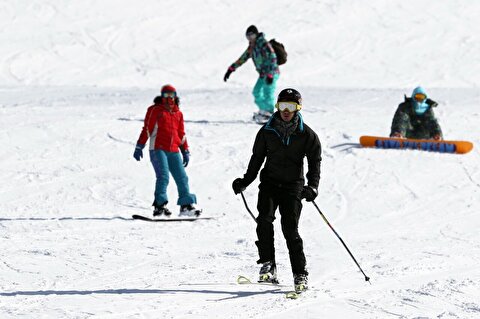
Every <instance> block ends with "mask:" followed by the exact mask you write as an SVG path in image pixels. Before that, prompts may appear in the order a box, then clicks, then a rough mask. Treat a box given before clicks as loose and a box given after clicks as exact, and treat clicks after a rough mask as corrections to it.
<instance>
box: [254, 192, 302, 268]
mask: <svg viewBox="0 0 480 319" xmlns="http://www.w3.org/2000/svg"><path fill="white" fill-rule="evenodd" d="M259 188H260V191H259V193H258V203H257V209H258V213H259V215H258V217H257V236H258V241H256V242H255V244H256V245H257V247H258V254H259V257H260V259H259V260H258V261H257V263H259V264H260V263H264V262H267V261H275V247H274V230H273V229H274V227H273V221H274V220H275V211H276V210H277V208H278V209H279V212H280V222H281V225H282V232H283V236H284V237H285V240H286V242H287V247H288V253H289V257H290V264H291V266H292V272H293V273H294V274H308V272H307V270H306V260H305V254H304V253H303V240H302V238H301V237H300V234H299V233H298V221H299V219H300V213H301V211H302V202H301V190H300V189H293V190H292V189H285V188H282V187H277V186H272V185H271V184H266V183H261V184H260V186H259Z"/></svg>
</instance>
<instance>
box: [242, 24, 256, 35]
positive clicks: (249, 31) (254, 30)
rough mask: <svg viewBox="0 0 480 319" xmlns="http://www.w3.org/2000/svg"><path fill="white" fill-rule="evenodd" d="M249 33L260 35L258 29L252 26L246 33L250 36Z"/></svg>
mask: <svg viewBox="0 0 480 319" xmlns="http://www.w3.org/2000/svg"><path fill="white" fill-rule="evenodd" d="M248 33H255V34H258V29H257V27H256V26H254V25H253V24H252V25H251V26H249V27H248V29H247V31H246V32H245V34H248Z"/></svg>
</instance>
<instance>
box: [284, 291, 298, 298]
mask: <svg viewBox="0 0 480 319" xmlns="http://www.w3.org/2000/svg"><path fill="white" fill-rule="evenodd" d="M300 295H301V294H299V293H297V292H295V291H289V292H287V293H286V294H285V298H288V299H298V297H300Z"/></svg>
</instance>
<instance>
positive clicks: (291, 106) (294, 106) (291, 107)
mask: <svg viewBox="0 0 480 319" xmlns="http://www.w3.org/2000/svg"><path fill="white" fill-rule="evenodd" d="M275 107H276V108H277V109H278V110H279V111H280V112H285V111H287V112H290V113H292V112H295V111H300V110H301V109H302V105H301V104H298V103H296V102H278V103H277V104H275Z"/></svg>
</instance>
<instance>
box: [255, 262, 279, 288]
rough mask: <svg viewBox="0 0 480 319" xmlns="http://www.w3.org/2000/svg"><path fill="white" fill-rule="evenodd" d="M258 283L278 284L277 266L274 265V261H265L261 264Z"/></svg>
mask: <svg viewBox="0 0 480 319" xmlns="http://www.w3.org/2000/svg"><path fill="white" fill-rule="evenodd" d="M258 282H268V283H272V284H278V279H277V265H275V262H274V261H267V262H265V263H263V265H262V268H260V273H259V277H258Z"/></svg>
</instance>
